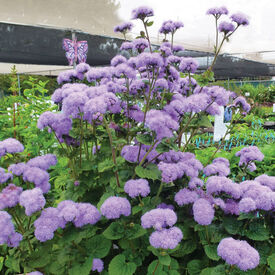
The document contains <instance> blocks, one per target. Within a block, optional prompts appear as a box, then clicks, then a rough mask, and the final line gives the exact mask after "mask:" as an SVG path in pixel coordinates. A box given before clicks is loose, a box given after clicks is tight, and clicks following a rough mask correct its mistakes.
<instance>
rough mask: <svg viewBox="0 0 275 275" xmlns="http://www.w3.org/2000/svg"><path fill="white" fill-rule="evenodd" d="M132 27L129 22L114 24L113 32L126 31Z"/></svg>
mask: <svg viewBox="0 0 275 275" xmlns="http://www.w3.org/2000/svg"><path fill="white" fill-rule="evenodd" d="M132 28H133V24H132V23H131V22H123V23H121V24H120V25H117V26H115V28H114V32H121V33H126V32H127V31H130V30H131V29H132Z"/></svg>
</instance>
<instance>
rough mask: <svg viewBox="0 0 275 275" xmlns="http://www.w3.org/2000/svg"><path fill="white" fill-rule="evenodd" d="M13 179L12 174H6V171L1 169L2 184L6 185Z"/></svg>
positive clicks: (0, 181)
mask: <svg viewBox="0 0 275 275" xmlns="http://www.w3.org/2000/svg"><path fill="white" fill-rule="evenodd" d="M12 178H13V177H12V174H11V173H6V171H5V169H4V168H2V167H0V183H5V182H7V181H8V180H9V179H12Z"/></svg>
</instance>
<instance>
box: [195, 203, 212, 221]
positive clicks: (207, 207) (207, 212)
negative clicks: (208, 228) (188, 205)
mask: <svg viewBox="0 0 275 275" xmlns="http://www.w3.org/2000/svg"><path fill="white" fill-rule="evenodd" d="M193 214H194V220H195V221H196V222H197V223H199V224H201V225H209V224H211V222H212V220H213V219H214V214H215V210H214V208H213V206H212V205H211V204H210V202H209V201H208V200H206V199H202V198H201V199H198V200H196V201H195V202H194V204H193Z"/></svg>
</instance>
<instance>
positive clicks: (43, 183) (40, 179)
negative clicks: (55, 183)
mask: <svg viewBox="0 0 275 275" xmlns="http://www.w3.org/2000/svg"><path fill="white" fill-rule="evenodd" d="M23 180H24V181H28V182H33V183H34V184H35V186H36V187H39V188H41V190H42V191H43V193H47V192H48V191H49V190H50V188H51V185H50V183H49V174H48V173H47V172H46V171H44V170H42V169H40V168H38V167H28V168H27V169H25V170H24V173H23Z"/></svg>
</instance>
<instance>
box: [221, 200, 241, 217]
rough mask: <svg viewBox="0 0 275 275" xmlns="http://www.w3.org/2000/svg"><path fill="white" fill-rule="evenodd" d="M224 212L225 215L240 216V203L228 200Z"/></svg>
mask: <svg viewBox="0 0 275 275" xmlns="http://www.w3.org/2000/svg"><path fill="white" fill-rule="evenodd" d="M223 211H224V213H225V214H231V215H237V216H238V215H239V214H240V209H239V203H238V202H236V201H235V200H232V199H229V200H226V201H225V208H224V209H223Z"/></svg>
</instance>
